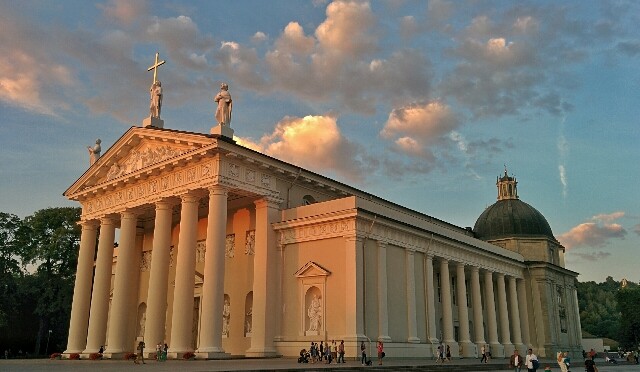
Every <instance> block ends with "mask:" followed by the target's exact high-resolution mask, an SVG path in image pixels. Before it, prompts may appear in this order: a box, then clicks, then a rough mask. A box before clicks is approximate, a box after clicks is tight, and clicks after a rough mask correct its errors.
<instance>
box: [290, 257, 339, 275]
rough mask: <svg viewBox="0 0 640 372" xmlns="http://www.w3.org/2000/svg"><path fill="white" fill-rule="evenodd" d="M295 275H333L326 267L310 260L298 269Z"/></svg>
mask: <svg viewBox="0 0 640 372" xmlns="http://www.w3.org/2000/svg"><path fill="white" fill-rule="evenodd" d="M294 275H295V276H296V278H314V277H320V276H324V277H327V276H329V275H331V271H329V270H327V269H325V268H324V267H322V266H320V265H318V264H317V263H315V262H313V261H309V262H307V263H306V264H305V265H304V266H302V267H301V268H300V269H298V271H296V273H295V274H294Z"/></svg>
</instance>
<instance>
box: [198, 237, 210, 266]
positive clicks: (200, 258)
mask: <svg viewBox="0 0 640 372" xmlns="http://www.w3.org/2000/svg"><path fill="white" fill-rule="evenodd" d="M206 250H207V242H206V241H205V240H200V241H198V242H197V243H196V262H197V263H200V262H204V254H205V253H206Z"/></svg>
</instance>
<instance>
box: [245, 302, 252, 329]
mask: <svg viewBox="0 0 640 372" xmlns="http://www.w3.org/2000/svg"><path fill="white" fill-rule="evenodd" d="M252 316H253V308H252V307H250V308H249V311H247V315H246V321H245V324H244V328H245V329H244V333H251V318H252Z"/></svg>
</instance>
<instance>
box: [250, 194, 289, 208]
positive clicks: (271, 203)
mask: <svg viewBox="0 0 640 372" xmlns="http://www.w3.org/2000/svg"><path fill="white" fill-rule="evenodd" d="M280 203H282V199H280V198H276V197H273V196H270V195H265V196H263V197H262V198H260V199H258V200H256V201H254V202H253V204H255V205H256V208H279V207H280Z"/></svg>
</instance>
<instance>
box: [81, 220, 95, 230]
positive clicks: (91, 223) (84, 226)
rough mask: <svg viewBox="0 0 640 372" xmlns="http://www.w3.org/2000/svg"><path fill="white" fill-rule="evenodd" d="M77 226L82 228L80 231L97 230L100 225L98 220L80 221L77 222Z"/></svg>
mask: <svg viewBox="0 0 640 372" xmlns="http://www.w3.org/2000/svg"><path fill="white" fill-rule="evenodd" d="M78 225H80V227H82V229H83V230H84V229H97V228H98V226H100V223H99V221H98V220H82V221H78Z"/></svg>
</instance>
